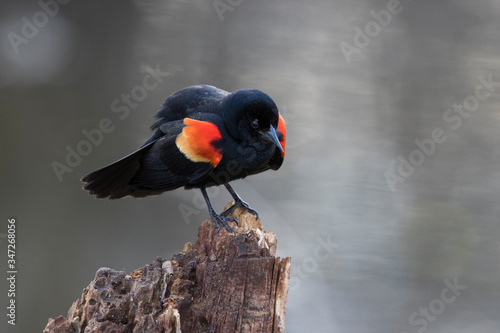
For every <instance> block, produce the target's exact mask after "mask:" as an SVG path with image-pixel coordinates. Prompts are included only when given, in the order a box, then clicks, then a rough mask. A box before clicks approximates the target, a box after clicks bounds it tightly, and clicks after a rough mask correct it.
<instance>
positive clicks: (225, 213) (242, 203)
mask: <svg viewBox="0 0 500 333" xmlns="http://www.w3.org/2000/svg"><path fill="white" fill-rule="evenodd" d="M237 207H241V208H243V209H244V210H246V211H247V212H249V213H250V214H253V215H255V219H256V220H258V219H259V213H257V211H256V210H255V209H253V208H251V207H250V205H248V204H247V203H246V202H245V201H243V200H236V201H235V202H234V205H232V206H231V207H229V208H228V209H226V210H225V211H223V212H222V213H221V214H220V215H221V216H228V215H229V214H231V213H232V212H233V211H234V210H235V209H236V208H237Z"/></svg>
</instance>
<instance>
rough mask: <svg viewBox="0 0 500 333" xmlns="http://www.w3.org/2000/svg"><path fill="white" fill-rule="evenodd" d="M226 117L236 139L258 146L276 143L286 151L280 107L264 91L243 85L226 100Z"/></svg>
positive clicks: (226, 122)
mask: <svg viewBox="0 0 500 333" xmlns="http://www.w3.org/2000/svg"><path fill="white" fill-rule="evenodd" d="M222 117H223V119H224V124H225V125H226V129H227V131H228V132H229V134H231V136H232V137H234V138H235V139H237V140H239V141H241V142H244V143H245V144H251V145H254V146H256V148H258V149H266V148H267V147H269V146H271V145H274V146H276V147H278V149H280V150H281V151H282V152H284V149H283V147H282V145H281V144H280V140H279V137H278V135H281V134H280V133H279V132H278V122H279V117H280V116H279V113H278V107H277V106H276V104H275V103H274V101H273V100H272V99H271V97H269V96H268V95H267V94H265V93H263V92H262V91H259V90H255V89H242V90H237V91H235V92H233V93H231V94H229V95H228V96H226V97H225V98H224V99H223V100H222Z"/></svg>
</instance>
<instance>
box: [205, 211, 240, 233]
mask: <svg viewBox="0 0 500 333" xmlns="http://www.w3.org/2000/svg"><path fill="white" fill-rule="evenodd" d="M211 218H212V220H214V222H215V225H216V226H217V232H219V230H220V226H221V224H222V225H223V226H224V227H225V228H226V230H227V231H232V232H233V233H234V234H235V235H236V231H235V230H234V229H233V228H231V227H230V226H229V224H227V222H234V223H236V225H238V221H236V219H235V218H232V217H222V216H220V215H217V214H214V215H213V216H211Z"/></svg>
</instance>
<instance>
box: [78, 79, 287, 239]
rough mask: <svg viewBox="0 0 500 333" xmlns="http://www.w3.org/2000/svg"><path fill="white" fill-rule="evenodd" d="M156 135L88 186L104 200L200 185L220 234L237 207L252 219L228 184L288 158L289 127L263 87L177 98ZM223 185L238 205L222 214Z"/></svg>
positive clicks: (168, 104)
mask: <svg viewBox="0 0 500 333" xmlns="http://www.w3.org/2000/svg"><path fill="white" fill-rule="evenodd" d="M155 118H157V119H158V120H157V121H156V122H155V123H154V124H153V125H152V126H151V130H154V133H153V135H152V136H151V137H150V138H149V139H148V140H147V141H146V143H145V144H144V145H143V146H142V147H141V148H139V149H138V150H136V151H135V152H133V153H132V154H130V155H127V156H125V157H123V158H122V159H120V160H118V161H116V162H114V163H112V164H110V165H108V166H105V167H103V168H101V169H98V170H96V171H94V172H91V173H89V174H88V175H86V176H84V177H83V178H82V181H83V182H85V183H86V184H85V185H84V187H83V188H84V189H85V190H87V191H89V192H90V194H94V195H96V196H97V197H98V198H106V197H109V198H110V199H117V198H121V197H124V196H127V195H130V196H133V197H145V196H148V195H155V194H160V193H162V192H164V191H170V190H173V189H176V188H179V187H182V186H184V187H185V188H186V189H190V188H199V189H201V192H202V194H203V197H204V198H205V201H206V203H207V206H208V212H209V214H210V217H211V218H212V219H213V220H214V221H215V223H216V225H217V230H219V229H220V224H222V225H224V226H225V227H226V229H227V230H230V231H233V232H234V229H233V228H231V227H230V226H229V225H228V224H227V222H228V221H233V222H236V223H237V221H236V220H235V219H234V218H231V217H227V215H228V214H229V213H231V212H232V211H233V210H234V209H235V208H236V207H242V208H244V209H246V210H247V211H249V212H251V213H252V214H255V215H256V218H258V214H257V212H256V211H255V210H254V209H252V208H250V206H249V205H248V204H247V203H246V202H244V201H243V200H242V199H241V198H240V197H239V196H238V194H236V192H235V191H234V190H233V188H232V187H231V186H230V185H229V181H232V180H235V179H240V178H245V177H246V176H248V175H253V174H256V173H259V172H263V171H266V170H268V169H273V170H277V169H279V167H280V166H281V164H282V163H283V158H284V157H285V141H286V127H285V122H284V120H283V118H282V117H281V115H280V114H279V113H278V108H277V107H276V104H275V103H274V101H273V100H272V99H271V98H270V97H269V96H268V95H266V94H265V93H263V92H261V91H259V90H253V89H243V90H237V91H235V92H233V93H229V92H227V91H224V90H222V89H218V88H216V87H213V86H208V85H197V86H191V87H187V88H184V89H182V90H179V91H178V92H176V93H174V94H172V95H170V96H169V97H168V98H167V99H166V100H165V102H164V103H163V105H162V106H161V107H160V110H159V111H158V112H157V113H156V115H155ZM222 184H223V185H224V186H225V187H226V188H227V190H228V191H229V193H230V194H231V196H232V197H233V198H234V202H235V204H234V205H233V206H231V207H230V208H229V209H227V210H225V211H224V212H222V213H221V214H220V215H219V214H217V213H216V212H215V210H214V209H213V208H212V205H211V203H210V200H209V198H208V195H207V191H206V189H205V188H206V187H209V186H214V185H222Z"/></svg>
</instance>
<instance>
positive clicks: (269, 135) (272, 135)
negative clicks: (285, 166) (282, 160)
mask: <svg viewBox="0 0 500 333" xmlns="http://www.w3.org/2000/svg"><path fill="white" fill-rule="evenodd" d="M261 133H262V138H263V139H264V140H266V141H269V142H272V143H274V144H275V145H276V147H278V148H279V149H280V150H281V151H282V152H285V151H284V150H283V147H281V143H280V140H279V139H278V135H277V134H276V130H275V129H274V127H273V126H271V128H269V131H267V132H261Z"/></svg>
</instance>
